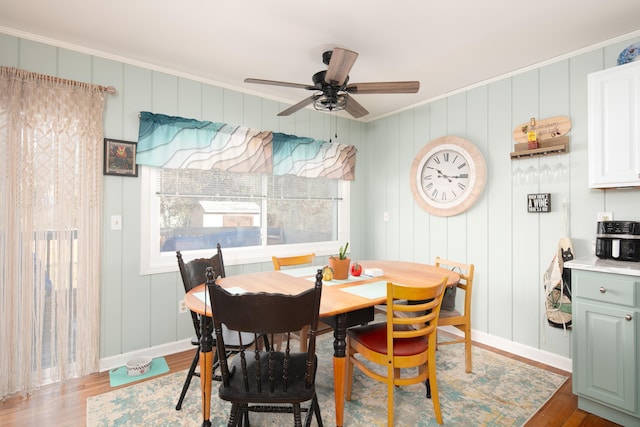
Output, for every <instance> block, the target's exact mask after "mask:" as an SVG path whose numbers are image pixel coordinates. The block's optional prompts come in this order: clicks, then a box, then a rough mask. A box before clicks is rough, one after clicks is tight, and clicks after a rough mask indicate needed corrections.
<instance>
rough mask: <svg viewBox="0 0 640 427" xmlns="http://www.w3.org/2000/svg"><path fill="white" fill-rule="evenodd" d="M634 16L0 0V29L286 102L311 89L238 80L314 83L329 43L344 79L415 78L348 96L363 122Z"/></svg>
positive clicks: (439, 6) (555, 0) (537, 4)
mask: <svg viewBox="0 0 640 427" xmlns="http://www.w3.org/2000/svg"><path fill="white" fill-rule="evenodd" d="M639 18H640V1H638V0H612V1H603V0H537V1H522V0H487V1H470V0H440V1H435V0H399V1H395V2H389V1H385V2H383V1H380V0H325V1H321V2H313V3H312V2H308V1H302V0H270V1H266V0H237V1H224V2H223V1H213V0H181V1H179V2H176V1H168V0H108V1H107V0H56V1H51V0H21V1H15V0H0V32H4V33H8V34H12V35H16V36H20V37H23V38H28V39H33V40H37V41H42V42H45V43H49V44H53V45H57V46H62V47H66V48H70V49H73V50H80V51H83V52H87V53H91V54H94V55H98V56H104V57H108V58H113V59H117V60H119V61H123V62H127V63H132V64H137V65H142V66H145V67H149V68H152V69H157V70H161V71H167V72H170V73H174V74H178V75H182V76H186V77H190V78H194V79H197V80H201V81H205V82H208V83H212V84H216V85H219V86H222V87H227V88H231V89H234V90H238V91H241V92H246V93H251V94H254V95H259V96H263V97H266V98H269V99H275V100H278V101H282V102H283V103H285V104H283V106H282V109H284V108H286V107H288V106H289V105H290V104H295V103H297V102H298V101H300V100H302V99H304V98H306V97H308V96H309V95H311V93H310V92H308V91H306V90H304V89H296V88H286V87H278V86H263V85H255V84H246V83H244V82H243V80H244V79H245V78H246V77H253V78H259V79H267V80H279V81H286V82H293V83H302V84H311V76H312V75H313V74H314V73H315V72H317V71H320V70H323V69H326V66H325V65H324V64H323V63H322V52H323V51H325V50H331V49H332V48H333V47H336V46H338V47H343V48H348V49H351V50H354V51H356V52H358V53H359V57H358V59H357V61H356V63H355V65H354V67H353V68H352V70H351V73H350V77H349V82H350V83H361V82H380V81H397V80H419V81H420V83H421V87H420V91H419V92H418V93H417V94H400V95H368V94H361V95H355V98H356V99H357V100H358V101H359V102H360V103H361V104H362V105H363V106H364V107H365V108H366V109H368V110H369V112H370V114H369V115H367V116H364V117H363V118H362V119H361V120H364V121H369V120H373V119H375V118H379V117H381V116H384V115H386V114H389V113H391V112H395V111H400V110H402V109H406V108H408V107H411V106H416V105H419V104H421V103H425V102H426V101H428V100H432V99H434V98H437V97H439V96H442V95H444V94H446V93H450V92H452V91H455V90H457V89H460V88H464V87H467V86H470V85H474V84H476V83H479V82H482V81H486V80H489V79H492V78H495V77H498V76H501V75H504V74H507V73H510V72H513V71H515V70H519V69H523V68H526V67H528V66H531V65H532V64H536V63H540V62H544V61H547V60H552V59H553V58H557V57H561V56H563V55H566V54H568V53H571V52H574V51H578V50H581V49H584V48H587V47H590V46H592V45H596V44H599V43H602V42H605V41H609V40H611V39H615V38H618V37H621V36H624V35H627V34H630V33H634V32H636V31H638V30H640V19H639ZM639 34H640V33H639ZM96 83H100V84H105V85H109V82H96ZM116 89H117V88H116ZM309 108H311V107H309Z"/></svg>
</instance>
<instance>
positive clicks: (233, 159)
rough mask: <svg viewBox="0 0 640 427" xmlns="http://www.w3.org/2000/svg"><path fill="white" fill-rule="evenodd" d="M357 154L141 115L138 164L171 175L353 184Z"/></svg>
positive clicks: (284, 138)
mask: <svg viewBox="0 0 640 427" xmlns="http://www.w3.org/2000/svg"><path fill="white" fill-rule="evenodd" d="M355 153H356V149H355V147H354V146H352V145H344V144H336V143H329V142H325V141H318V140H315V139H312V138H304V137H299V136H295V135H286V134H283V133H273V132H270V131H259V130H255V129H250V128H247V127H243V126H231V125H228V124H225V123H215V122H209V121H199V120H195V119H185V118H182V117H172V116H167V115H164V114H154V113H149V112H146V111H143V112H141V113H140V130H139V134H138V144H137V153H136V161H137V163H138V164H140V165H147V166H154V167H162V168H171V169H220V170H225V171H231V172H252V173H269V174H274V175H297V176H304V177H310V178H315V177H323V178H337V179H347V180H353V179H354V178H355Z"/></svg>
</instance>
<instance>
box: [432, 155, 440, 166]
mask: <svg viewBox="0 0 640 427" xmlns="http://www.w3.org/2000/svg"><path fill="white" fill-rule="evenodd" d="M433 161H434V162H435V163H437V164H440V158H439V157H438V156H436V157H434V158H433Z"/></svg>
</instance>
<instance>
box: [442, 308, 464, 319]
mask: <svg viewBox="0 0 640 427" xmlns="http://www.w3.org/2000/svg"><path fill="white" fill-rule="evenodd" d="M458 316H462V313H460V312H459V311H458V310H442V309H441V310H440V319H442V318H443V317H458Z"/></svg>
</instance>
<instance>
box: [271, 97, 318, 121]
mask: <svg viewBox="0 0 640 427" xmlns="http://www.w3.org/2000/svg"><path fill="white" fill-rule="evenodd" d="M312 102H313V96H310V97H308V98H306V99H303V100H302V101H300V102H298V103H297V104H295V105H292V106H291V107H289V108H287V109H286V110H284V111H281V112H279V113H278V116H290V115H291V114H293V113H295V112H296V111H298V110H302V109H303V108H304V107H306V106H307V105H309V104H311V103H312Z"/></svg>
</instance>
